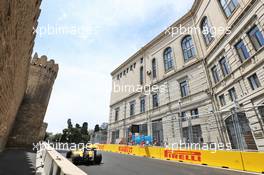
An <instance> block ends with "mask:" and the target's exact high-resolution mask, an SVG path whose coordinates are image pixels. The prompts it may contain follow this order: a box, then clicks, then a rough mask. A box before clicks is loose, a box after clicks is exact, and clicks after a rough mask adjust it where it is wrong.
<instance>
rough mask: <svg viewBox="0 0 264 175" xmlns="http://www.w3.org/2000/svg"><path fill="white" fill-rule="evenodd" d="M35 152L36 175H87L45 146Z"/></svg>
mask: <svg viewBox="0 0 264 175" xmlns="http://www.w3.org/2000/svg"><path fill="white" fill-rule="evenodd" d="M43 148H44V149H41V150H40V151H38V152H37V159H36V169H37V170H36V174H38V175H87V174H86V173H85V172H83V171H82V170H81V169H79V168H78V167H77V166H75V165H74V164H72V163H71V162H70V161H69V160H68V159H66V158H65V157H63V156H62V155H61V154H60V153H58V152H57V151H56V150H55V149H53V148H51V147H49V146H48V145H47V144H45V146H44V147H43Z"/></svg>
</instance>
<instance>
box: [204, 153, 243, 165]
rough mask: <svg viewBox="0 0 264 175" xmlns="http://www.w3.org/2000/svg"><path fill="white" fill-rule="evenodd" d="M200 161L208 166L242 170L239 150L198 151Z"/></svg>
mask: <svg viewBox="0 0 264 175" xmlns="http://www.w3.org/2000/svg"><path fill="white" fill-rule="evenodd" d="M200 152H201V163H202V164H206V165H209V166H215V167H222V168H231V169H236V170H244V167H243V162H242V159H241V153H240V152H239V151H221V150H218V151H216V152H213V151H200Z"/></svg>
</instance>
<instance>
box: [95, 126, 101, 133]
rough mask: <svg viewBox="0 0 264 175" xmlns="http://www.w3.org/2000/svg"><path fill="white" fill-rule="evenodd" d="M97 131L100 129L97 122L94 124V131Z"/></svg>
mask: <svg viewBox="0 0 264 175" xmlns="http://www.w3.org/2000/svg"><path fill="white" fill-rule="evenodd" d="M98 131H100V127H99V125H98V124H97V125H95V126H94V132H98Z"/></svg>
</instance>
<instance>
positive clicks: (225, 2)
mask: <svg viewBox="0 0 264 175" xmlns="http://www.w3.org/2000/svg"><path fill="white" fill-rule="evenodd" d="M220 4H221V6H222V9H223V10H224V12H225V15H226V17H229V16H231V15H232V13H233V12H234V11H235V9H236V7H237V6H238V2H237V0H220Z"/></svg>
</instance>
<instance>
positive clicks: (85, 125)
mask: <svg viewBox="0 0 264 175" xmlns="http://www.w3.org/2000/svg"><path fill="white" fill-rule="evenodd" d="M81 133H82V135H88V123H87V122H83V125H82V128H81Z"/></svg>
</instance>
